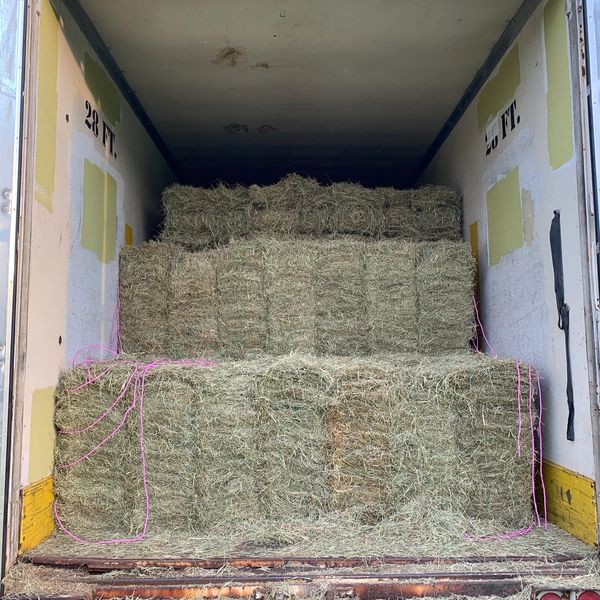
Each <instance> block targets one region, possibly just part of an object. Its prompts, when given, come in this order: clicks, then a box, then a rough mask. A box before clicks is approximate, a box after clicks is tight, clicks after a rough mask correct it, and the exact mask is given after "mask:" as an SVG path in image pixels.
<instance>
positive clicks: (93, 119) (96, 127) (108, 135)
mask: <svg viewBox="0 0 600 600" xmlns="http://www.w3.org/2000/svg"><path fill="white" fill-rule="evenodd" d="M85 110H86V111H87V116H86V118H85V125H86V127H87V128H88V129H89V130H90V131H91V132H92V133H93V134H94V136H95V137H97V138H99V139H101V140H102V145H103V146H104V147H105V148H107V149H108V151H109V152H110V155H111V156H112V157H113V158H117V151H116V148H115V145H116V136H115V132H114V131H113V130H112V129H111V128H110V126H109V125H108V124H107V123H106V121H105V120H104V119H100V115H99V114H98V111H97V110H96V109H95V108H93V107H92V105H91V104H90V102H89V100H86V101H85ZM100 134H102V137H100Z"/></svg>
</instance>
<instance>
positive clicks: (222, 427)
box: [189, 362, 261, 533]
mask: <svg viewBox="0 0 600 600" xmlns="http://www.w3.org/2000/svg"><path fill="white" fill-rule="evenodd" d="M255 378H256V370H255V368H254V365H253V363H249V362H222V363H220V364H218V365H216V366H214V367H211V368H208V369H194V379H195V391H196V398H195V402H194V404H193V407H192V410H193V417H192V423H191V432H192V435H193V438H194V442H193V445H194V458H195V463H196V464H195V469H193V471H192V475H193V476H194V478H195V483H194V494H193V496H192V497H190V498H189V511H190V512H191V513H192V514H193V521H194V529H195V531H196V532H197V533H205V532H207V531H209V530H213V529H217V530H220V529H224V530H227V529H230V530H231V529H235V527H236V524H239V523H244V522H249V521H255V520H257V519H258V518H259V515H260V509H259V499H258V495H257V478H258V477H260V460H261V457H260V456H259V455H257V451H256V446H257V440H256V424H257V414H256V409H255V406H254V401H253V400H254V395H253V386H254V381H255Z"/></svg>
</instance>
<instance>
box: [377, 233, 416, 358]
mask: <svg viewBox="0 0 600 600" xmlns="http://www.w3.org/2000/svg"><path fill="white" fill-rule="evenodd" d="M365 255H366V305H367V320H368V326H367V329H368V333H369V345H370V347H371V348H372V349H374V350H375V351H376V352H416V350H417V342H418V334H417V282H416V259H417V254H416V245H415V244H413V243H410V242H400V241H397V242H396V241H393V242H392V241H381V242H376V243H372V244H366V245H365Z"/></svg>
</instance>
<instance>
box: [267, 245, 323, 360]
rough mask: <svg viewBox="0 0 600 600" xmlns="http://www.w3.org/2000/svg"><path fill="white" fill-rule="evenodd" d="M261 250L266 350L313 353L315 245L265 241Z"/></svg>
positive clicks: (275, 353) (279, 352)
mask: <svg viewBox="0 0 600 600" xmlns="http://www.w3.org/2000/svg"><path fill="white" fill-rule="evenodd" d="M264 252H265V255H264V268H265V279H264V282H265V298H266V301H267V307H268V308H267V313H268V315H267V328H268V348H267V349H268V352H269V353H270V354H273V355H280V354H287V353H288V352H292V351H298V352H314V349H315V316H316V299H315V287H314V280H313V271H314V265H315V261H316V256H317V250H316V246H314V245H313V244H307V243H306V242H302V241H298V240H290V241H276V240H266V241H265V242H264Z"/></svg>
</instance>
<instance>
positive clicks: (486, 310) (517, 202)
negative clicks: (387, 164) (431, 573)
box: [422, 0, 596, 541]
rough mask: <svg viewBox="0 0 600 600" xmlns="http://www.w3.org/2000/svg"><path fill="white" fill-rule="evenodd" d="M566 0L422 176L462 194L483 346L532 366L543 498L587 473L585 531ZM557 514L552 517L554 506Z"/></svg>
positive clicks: (544, 9) (515, 50) (526, 36)
mask: <svg viewBox="0 0 600 600" xmlns="http://www.w3.org/2000/svg"><path fill="white" fill-rule="evenodd" d="M566 11H567V8H566V4H565V2H564V0H549V1H548V2H544V3H542V4H541V6H540V7H539V8H538V9H537V10H536V12H535V13H534V15H533V16H532V18H531V19H530V20H529V22H528V23H527V24H526V25H525V27H524V28H523V30H522V31H521V33H520V34H519V35H518V37H517V39H516V40H515V42H514V44H513V45H512V47H511V48H510V49H509V50H508V52H507V53H506V55H505V56H504V58H503V60H502V61H501V63H500V64H499V66H498V67H497V69H496V70H495V72H494V73H493V74H492V75H491V77H490V78H489V80H488V81H487V82H486V84H485V85H484V87H483V88H482V90H481V91H480V92H479V94H478V95H477V97H476V98H475V99H474V101H473V102H472V103H471V105H470V106H469V108H468V109H467V110H466V112H465V114H464V115H463V117H462V118H461V120H460V122H459V123H458V125H457V126H456V127H455V129H454V130H453V132H452V133H451V134H450V136H449V138H448V139H447V140H446V142H445V143H444V144H443V146H442V148H441V149H440V151H439V152H438V153H437V155H436V156H435V158H434V159H433V161H432V162H431V164H430V165H429V167H428V168H427V170H426V171H425V173H424V175H423V177H422V181H423V182H432V183H436V182H440V183H446V184H448V185H451V186H454V187H455V188H457V189H458V190H460V191H461V192H462V194H463V195H464V235H465V239H467V240H471V244H472V248H473V251H474V253H475V254H476V255H477V256H478V260H479V280H480V281H479V290H480V302H481V313H482V319H483V322H484V324H485V330H486V335H487V338H488V339H489V341H490V343H491V345H492V346H493V350H492V349H489V348H487V351H489V352H492V353H494V352H495V353H497V354H498V355H500V356H503V357H516V358H518V359H519V360H523V361H528V362H530V363H531V364H533V365H535V366H536V367H537V368H538V369H539V370H540V373H541V376H542V377H543V385H542V391H543V401H544V418H543V423H544V428H543V429H544V447H543V452H544V460H545V461H549V462H550V463H554V464H555V465H558V466H559V467H560V468H559V469H558V471H556V470H555V469H552V470H550V469H547V473H548V474H549V479H550V481H547V482H546V483H547V488H549V490H548V491H549V503H550V505H551V509H552V507H553V506H554V504H556V503H558V505H559V506H558V508H556V512H557V513H560V512H561V511H562V510H563V509H562V508H561V507H560V503H561V502H562V501H561V499H560V498H558V499H557V498H555V496H556V495H557V494H558V495H559V494H560V489H559V488H560V487H561V486H562V482H561V481H560V478H561V475H560V473H561V472H563V471H564V473H565V475H564V476H565V477H566V476H567V474H569V471H572V472H574V474H575V477H578V476H583V481H584V483H586V485H587V483H588V482H589V483H591V485H590V486H589V490H590V491H589V492H587V495H586V494H584V496H585V497H584V498H582V499H578V500H577V501H576V502H580V503H581V504H582V506H583V504H585V513H586V514H587V515H589V516H588V517H585V519H592V520H593V522H590V523H589V525H592V524H593V527H592V528H591V529H590V528H589V527H588V529H590V531H592V532H593V533H592V534H591V538H592V539H591V540H589V541H595V532H596V525H595V522H596V521H595V518H596V517H595V504H594V502H595V500H594V497H593V496H594V494H593V482H590V481H589V480H593V479H595V469H594V451H593V447H594V446H593V443H592V416H591V402H590V388H589V381H590V379H589V373H588V355H587V351H586V326H585V319H584V307H585V303H586V302H587V301H588V299H587V298H586V297H585V295H584V292H583V290H584V286H583V279H582V277H583V276H584V275H583V273H584V270H585V269H584V266H585V264H584V263H585V261H586V260H587V257H586V256H585V254H583V253H582V251H581V242H580V240H581V237H580V236H581V232H580V222H579V207H578V202H580V199H579V198H578V169H577V167H578V165H577V160H578V153H577V151H576V142H575V139H576V136H575V121H576V119H575V117H574V109H573V106H574V103H577V102H579V99H578V98H577V97H576V98H573V96H574V93H573V91H572V89H573V86H572V83H571V81H572V80H571V73H570V68H571V67H570V54H569V37H568V32H569V28H568V17H567V14H566ZM486 136H487V139H486ZM496 136H497V138H496ZM556 209H559V210H560V214H561V226H562V245H563V260H564V270H565V298H566V302H567V303H568V304H569V305H570V309H571V311H570V317H571V334H570V337H571V342H570V344H571V356H572V364H573V367H572V372H573V386H574V397H575V441H574V442H571V441H568V440H567V438H566V424H567V414H568V413H567V401H566V392H565V389H566V366H565V364H566V355H565V340H564V334H563V332H562V331H561V330H560V329H559V328H558V326H557V321H558V317H557V308H556V300H555V293H554V276H553V267H552V258H551V253H550V244H549V231H550V223H551V221H552V218H553V211H554V210H556ZM557 472H558V473H559V475H556V473H557ZM570 475H572V473H571V474H570ZM565 489H566V487H565ZM586 489H587V488H586ZM564 502H566V500H564ZM569 504H570V503H569ZM566 508H567V509H568V508H569V507H568V506H567V507H566ZM551 513H552V510H551ZM551 516H552V515H551ZM555 520H556V521H557V522H560V520H561V516H560V515H555ZM584 526H585V524H584Z"/></svg>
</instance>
